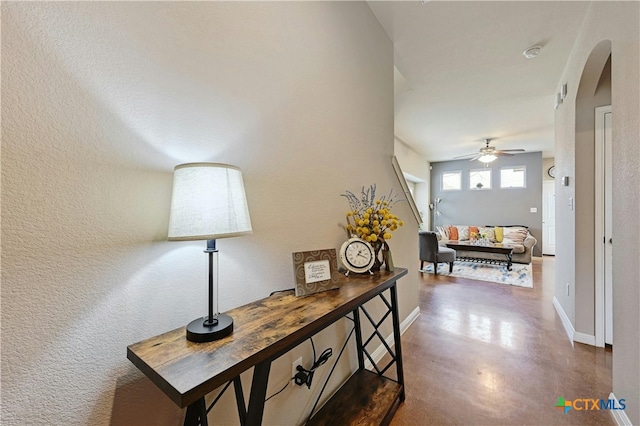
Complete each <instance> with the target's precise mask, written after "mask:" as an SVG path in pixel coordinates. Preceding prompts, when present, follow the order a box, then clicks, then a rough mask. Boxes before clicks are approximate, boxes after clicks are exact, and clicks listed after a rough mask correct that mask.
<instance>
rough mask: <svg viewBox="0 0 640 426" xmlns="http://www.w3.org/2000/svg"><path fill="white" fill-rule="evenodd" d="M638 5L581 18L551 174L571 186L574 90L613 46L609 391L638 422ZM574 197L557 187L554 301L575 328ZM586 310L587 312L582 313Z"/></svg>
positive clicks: (598, 5) (595, 8) (614, 6)
mask: <svg viewBox="0 0 640 426" xmlns="http://www.w3.org/2000/svg"><path fill="white" fill-rule="evenodd" d="M638 16H640V4H639V3H638V2H593V3H592V4H591V6H590V9H589V11H588V13H587V15H586V17H585V21H584V24H583V28H582V29H581V32H580V34H579V36H578V38H577V40H576V43H575V45H574V48H573V50H572V52H571V55H570V57H569V59H568V61H567V66H566V68H565V71H564V73H563V76H562V78H561V80H560V81H559V82H558V86H560V85H561V84H562V83H565V82H566V83H567V84H568V87H569V94H568V96H567V99H565V101H564V102H563V104H562V106H561V107H560V108H559V109H558V110H557V111H556V155H555V161H556V168H557V175H558V176H562V175H567V176H569V177H570V178H571V179H572V181H573V182H574V183H575V178H576V176H577V172H576V168H577V167H584V166H581V165H580V164H578V163H577V160H576V149H577V148H578V147H577V146H576V144H577V142H576V140H577V135H576V120H577V114H576V106H575V105H576V88H577V87H578V86H579V83H580V80H581V76H582V72H583V69H584V67H585V64H586V63H587V59H588V58H589V55H590V54H591V52H592V51H593V50H594V48H595V47H596V46H597V45H598V44H599V43H600V42H602V41H606V40H610V41H611V50H612V60H611V81H612V88H611V101H612V109H613V117H614V118H613V157H614V158H613V162H614V167H613V178H614V182H615V183H616V184H615V185H614V188H613V228H614V229H613V241H614V246H613V257H614V259H613V270H614V275H613V292H614V295H613V310H614V317H613V327H614V350H613V392H614V393H615V395H616V396H617V397H618V398H624V399H625V400H626V402H627V409H626V410H625V414H626V415H627V416H628V417H629V419H630V420H631V422H632V423H633V424H639V423H640V407H639V403H638V401H640V359H639V356H638V354H639V353H640V316H639V312H640V292H639V288H638V287H639V286H638V277H640V263H639V262H638V259H639V258H640V247H639V245H638V235H640V214H639V213H638V212H639V211H640V187H638V185H637V182H640V172H639V170H638V166H637V164H638V161H639V160H640V141H639V138H640V136H639V135H640V123H639V120H640V110H639V105H640V91H639V90H638V81H640V72H639V64H640V34H639V27H638ZM569 197H576V188H575V186H574V185H573V184H572V185H570V186H569V187H562V186H559V183H556V199H557V202H556V225H557V226H556V229H557V230H558V231H557V232H558V233H557V245H556V292H555V295H556V298H557V299H558V301H559V303H560V304H561V306H562V308H563V309H564V310H565V312H566V313H567V314H568V316H569V318H570V319H571V321H572V323H573V325H574V326H575V324H576V322H575V319H576V317H579V316H580V315H581V314H580V315H576V314H575V311H577V310H581V309H583V307H582V306H581V305H579V304H578V303H576V302H577V300H576V299H575V298H574V293H571V295H570V296H569V297H567V296H565V289H564V285H565V283H567V282H568V283H571V285H572V288H574V287H573V286H574V284H575V276H574V272H575V269H574V267H575V265H576V261H575V258H576V252H577V248H576V242H577V240H576V236H575V230H576V215H579V214H581V210H580V208H581V207H580V200H576V210H575V211H571V210H570V209H569V207H568V203H567V202H566V201H567V199H568V198H569ZM586 309H591V308H590V307H586Z"/></svg>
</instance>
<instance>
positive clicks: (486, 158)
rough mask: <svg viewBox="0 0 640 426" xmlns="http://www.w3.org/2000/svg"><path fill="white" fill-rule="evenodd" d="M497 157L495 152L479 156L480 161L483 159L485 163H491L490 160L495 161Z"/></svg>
mask: <svg viewBox="0 0 640 426" xmlns="http://www.w3.org/2000/svg"><path fill="white" fill-rule="evenodd" d="M496 158H498V157H496V156H495V155H493V154H485V155H483V156H481V157H480V158H478V161H481V162H483V163H490V162H492V161H494V160H495V159H496Z"/></svg>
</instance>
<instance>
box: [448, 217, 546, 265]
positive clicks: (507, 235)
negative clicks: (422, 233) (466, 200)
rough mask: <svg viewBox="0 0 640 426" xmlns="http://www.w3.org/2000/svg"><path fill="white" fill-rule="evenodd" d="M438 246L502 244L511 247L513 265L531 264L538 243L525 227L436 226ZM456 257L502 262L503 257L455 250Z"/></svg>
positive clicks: (494, 254)
mask: <svg viewBox="0 0 640 426" xmlns="http://www.w3.org/2000/svg"><path fill="white" fill-rule="evenodd" d="M436 233H437V234H438V244H440V245H442V246H446V245H447V243H448V242H449V241H469V240H474V239H482V240H485V241H488V242H491V243H502V244H508V245H511V246H513V256H512V261H513V262H514V263H524V264H529V263H531V256H532V253H533V247H534V246H535V245H536V244H537V243H538V240H536V239H535V237H534V236H533V235H531V233H530V232H529V229H528V228H527V227H526V226H521V225H509V226H474V225H444V226H437V227H436ZM456 257H475V258H479V259H487V260H502V259H504V256H502V255H500V254H496V253H485V252H477V251H473V250H468V251H467V250H456Z"/></svg>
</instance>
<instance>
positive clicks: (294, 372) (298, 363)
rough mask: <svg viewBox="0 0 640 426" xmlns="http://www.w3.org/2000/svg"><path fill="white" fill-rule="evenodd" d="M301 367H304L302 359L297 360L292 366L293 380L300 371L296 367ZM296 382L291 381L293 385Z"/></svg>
mask: <svg viewBox="0 0 640 426" xmlns="http://www.w3.org/2000/svg"><path fill="white" fill-rule="evenodd" d="M299 365H302V357H300V358H298V359H296V360H295V361H293V364H291V378H293V377H295V375H296V374H298V369H297V368H296V367H298V366H299ZM294 383H295V382H294V381H293V380H291V384H292V385H293V384H294Z"/></svg>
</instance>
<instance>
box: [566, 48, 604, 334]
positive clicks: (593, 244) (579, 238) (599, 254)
mask: <svg viewBox="0 0 640 426" xmlns="http://www.w3.org/2000/svg"><path fill="white" fill-rule="evenodd" d="M611 62H612V60H611V42H610V41H608V40H604V41H602V42H600V43H598V44H597V45H596V47H595V48H594V49H593V50H592V52H591V54H590V55H589V58H588V59H587V62H586V64H585V66H584V69H583V72H582V76H581V79H580V84H579V87H578V91H577V96H576V109H575V111H576V114H575V170H576V177H575V198H576V216H575V217H576V222H575V225H576V229H575V231H576V232H575V235H576V237H575V258H576V262H575V277H576V289H575V309H576V310H575V329H576V334H575V339H574V340H576V341H579V342H581V343H587V344H591V345H598V346H604V326H605V325H604V324H605V321H604V317H605V305H604V303H605V302H604V301H605V298H604V278H603V272H602V271H603V270H604V269H606V265H604V264H602V262H604V259H605V256H604V255H603V253H604V249H605V245H607V244H609V245H610V244H611V242H609V239H610V236H609V237H608V238H607V237H606V235H604V232H603V229H604V227H602V226H599V225H600V223H599V221H601V220H603V219H602V216H603V215H602V212H603V211H604V204H603V203H604V202H605V200H608V202H609V203H610V202H611V195H612V194H610V193H608V194H603V193H599V192H598V188H604V185H603V183H604V182H603V176H604V175H603V174H600V175H598V176H596V163H597V162H598V161H601V160H602V159H601V157H600V155H599V154H598V152H597V150H596V142H595V140H596V109H597V108H598V107H603V106H606V105H611ZM598 164H599V166H600V165H601V164H600V163H598ZM597 234H602V235H597ZM608 248H611V247H608Z"/></svg>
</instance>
